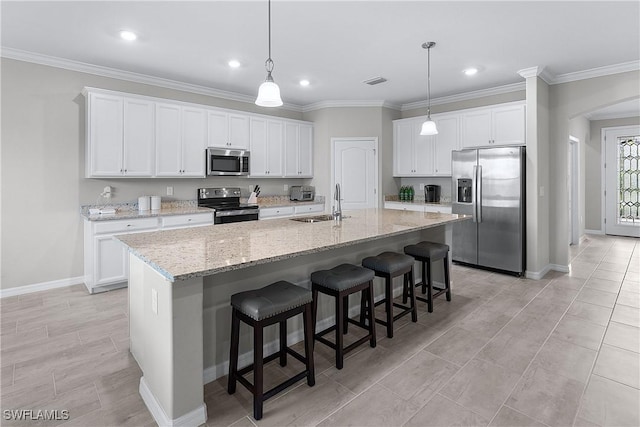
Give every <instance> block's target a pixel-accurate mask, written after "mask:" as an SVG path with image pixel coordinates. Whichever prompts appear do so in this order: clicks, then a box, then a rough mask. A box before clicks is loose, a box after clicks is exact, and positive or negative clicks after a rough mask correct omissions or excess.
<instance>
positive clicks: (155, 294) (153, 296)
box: [151, 289, 158, 314]
mask: <svg viewBox="0 0 640 427" xmlns="http://www.w3.org/2000/svg"><path fill="white" fill-rule="evenodd" d="M151 311H153V314H158V291H156V290H155V289H151Z"/></svg>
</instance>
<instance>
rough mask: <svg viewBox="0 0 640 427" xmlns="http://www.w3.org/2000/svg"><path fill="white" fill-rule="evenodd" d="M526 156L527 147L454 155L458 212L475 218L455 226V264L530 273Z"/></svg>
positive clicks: (455, 207) (455, 208)
mask: <svg viewBox="0 0 640 427" xmlns="http://www.w3.org/2000/svg"><path fill="white" fill-rule="evenodd" d="M525 158H526V157H525V148H524V147H497V148H478V149H467V150H461V151H454V152H453V153H452V179H453V182H452V186H451V191H452V195H451V204H452V212H453V213H454V214H465V215H471V216H472V220H470V221H463V222H459V223H456V224H454V226H453V245H452V248H451V253H452V260H453V261H456V262H460V263H465V264H471V265H474V266H480V267H487V268H490V269H496V270H502V271H505V272H510V273H515V274H518V275H522V274H524V271H525V268H526V265H525V262H526V253H525V245H526V239H525V237H526V236H525V163H526V160H525Z"/></svg>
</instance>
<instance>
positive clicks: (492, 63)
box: [0, 0, 640, 106]
mask: <svg viewBox="0 0 640 427" xmlns="http://www.w3.org/2000/svg"><path fill="white" fill-rule="evenodd" d="M0 7H1V14H2V16H1V19H2V21H1V24H2V33H1V36H2V39H1V41H2V48H3V56H8V57H11V55H9V54H8V53H9V52H12V53H13V55H14V56H15V53H16V52H19V53H21V54H24V53H25V52H28V53H31V54H37V55H46V56H50V57H55V58H62V59H65V60H72V61H78V62H81V63H86V64H92V65H97V66H101V67H108V68H112V69H117V70H123V71H127V72H133V73H139V74H143V75H147V76H153V77H158V78H163V79H169V80H173V81H177V82H182V83H187V84H192V85H197V86H199V87H205V88H212V89H216V90H222V91H228V92H233V93H235V94H240V95H243V96H246V97H253V96H255V94H256V93H257V88H258V86H259V84H260V83H261V82H262V81H263V80H264V78H265V75H266V72H265V69H264V61H265V60H266V58H267V1H266V0H262V1H241V0H240V1H239V0H236V1H194V2H187V1H179V2H178V1H138V2H129V1H105V2H100V1H71V2H58V1H44V2H35V1H6V0H5V1H2V2H1V5H0ZM271 13H272V58H273V61H274V62H275V69H274V71H273V77H274V80H275V81H276V83H278V84H279V85H280V89H281V93H282V98H283V100H284V102H285V106H286V105H294V106H305V105H309V104H313V103H318V102H325V101H338V100H349V101H362V102H366V101H385V102H388V103H391V104H395V105H403V104H410V103H414V102H419V101H424V100H425V99H426V94H427V87H426V86H427V52H426V50H424V49H422V47H421V45H422V43H423V42H425V41H435V42H436V43H437V45H436V46H435V47H434V48H433V49H432V51H431V95H432V98H441V97H447V96H452V95H456V94H461V93H467V92H471V91H478V90H483V89H488V88H495V87H499V86H504V85H510V84H514V83H520V82H522V81H523V78H522V77H521V76H519V75H518V73H517V72H518V70H521V69H526V68H530V67H536V66H537V67H540V68H542V67H544V69H545V73H546V74H547V75H548V76H552V77H553V76H563V75H568V74H569V75H570V74H571V73H578V72H581V71H585V70H592V69H594V68H599V67H608V66H613V65H617V64H623V63H629V62H631V61H638V60H640V2H638V1H623V2H615V1H568V2H559V1H553V2H551V1H531V2H528V1H498V2H487V1H469V2H462V1H447V2H436V1H408V2H402V1H305V0H298V1H281V0H273V2H272V5H271ZM121 29H130V30H133V31H135V32H137V33H138V35H139V38H138V40H136V41H135V42H126V41H124V40H122V39H120V38H119V36H118V33H119V31H120V30H121ZM230 59H237V60H238V61H240V62H241V64H242V65H241V66H240V67H239V68H237V69H231V68H230V67H229V66H228V65H227V63H228V61H229V60H230ZM471 66H474V67H477V68H479V70H480V72H479V73H478V74H476V75H475V76H473V77H467V76H465V75H464V74H463V73H462V70H463V69H465V68H467V67H471ZM635 66H636V67H637V63H636V65H635ZM376 76H382V77H385V78H386V79H387V80H388V81H387V82H386V83H383V84H380V85H376V86H369V85H366V84H364V83H362V81H363V80H367V79H369V78H372V77H376ZM301 79H308V80H309V81H310V85H309V86H308V87H302V86H300V85H299V83H298V82H299V81H300V80H301Z"/></svg>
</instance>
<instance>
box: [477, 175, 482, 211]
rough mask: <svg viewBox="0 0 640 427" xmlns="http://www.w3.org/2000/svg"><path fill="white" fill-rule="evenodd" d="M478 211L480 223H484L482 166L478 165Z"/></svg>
mask: <svg viewBox="0 0 640 427" xmlns="http://www.w3.org/2000/svg"><path fill="white" fill-rule="evenodd" d="M476 187H477V189H476V196H477V197H478V198H477V199H476V209H477V211H478V213H477V217H478V222H482V165H478V166H477V169H476Z"/></svg>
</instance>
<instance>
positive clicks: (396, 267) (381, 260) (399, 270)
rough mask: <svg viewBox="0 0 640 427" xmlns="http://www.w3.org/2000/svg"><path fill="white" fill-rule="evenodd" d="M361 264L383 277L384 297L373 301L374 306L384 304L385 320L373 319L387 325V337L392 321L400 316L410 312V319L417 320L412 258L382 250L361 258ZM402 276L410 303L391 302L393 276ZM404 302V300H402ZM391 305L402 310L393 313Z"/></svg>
mask: <svg viewBox="0 0 640 427" xmlns="http://www.w3.org/2000/svg"><path fill="white" fill-rule="evenodd" d="M362 266H363V267H366V268H369V269H371V270H373V272H374V273H375V275H376V276H378V277H383V278H384V279H385V298H384V299H383V300H380V301H378V302H377V303H375V306H377V305H380V304H385V311H386V321H384V320H380V319H375V321H376V322H378V323H380V324H381V325H384V326H386V327H387V337H389V338H393V322H394V321H395V320H398V319H399V318H401V317H402V316H404V315H406V314H409V313H411V321H412V322H417V321H418V312H417V311H416V299H415V293H414V284H413V258H411V257H410V256H407V255H404V254H399V253H396V252H382V253H381V254H378V255H377V256H371V257H367V258H365V259H363V260H362ZM398 276H403V281H404V282H403V295H406V294H407V291H408V294H409V297H410V299H411V301H410V305H409V306H406V305H402V304H398V303H395V302H393V287H392V284H393V278H394V277H398ZM404 303H405V304H406V300H405V301H404ZM393 307H397V308H400V309H402V311H401V312H400V313H399V314H397V315H395V316H394V315H393Z"/></svg>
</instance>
